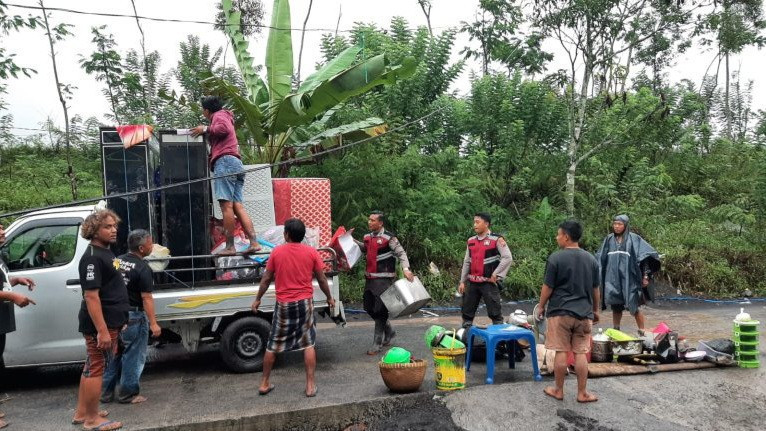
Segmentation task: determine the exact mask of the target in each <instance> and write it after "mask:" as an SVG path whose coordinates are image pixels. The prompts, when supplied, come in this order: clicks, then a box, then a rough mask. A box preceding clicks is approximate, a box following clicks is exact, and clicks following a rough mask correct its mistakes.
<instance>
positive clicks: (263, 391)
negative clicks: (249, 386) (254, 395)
mask: <svg viewBox="0 0 766 431" xmlns="http://www.w3.org/2000/svg"><path fill="white" fill-rule="evenodd" d="M273 390H274V385H273V384H269V385H267V386H263V385H261V387H259V388H258V395H268V393H269V392H271V391H273Z"/></svg>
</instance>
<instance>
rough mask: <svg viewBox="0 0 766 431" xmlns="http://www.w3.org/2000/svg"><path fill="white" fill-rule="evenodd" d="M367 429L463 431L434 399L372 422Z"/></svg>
mask: <svg viewBox="0 0 766 431" xmlns="http://www.w3.org/2000/svg"><path fill="white" fill-rule="evenodd" d="M367 429H368V430H369V431H384V430H386V431H432V430H439V431H464V430H463V428H460V427H459V426H457V425H455V422H453V421H452V413H451V412H450V410H449V409H448V408H447V406H445V405H444V403H443V402H441V401H440V400H439V399H434V398H430V399H428V400H427V401H425V402H422V403H419V404H417V405H413V406H410V407H407V408H405V409H403V410H400V411H396V412H392V413H391V414H390V415H388V416H385V417H382V418H380V419H378V420H375V421H372V422H370V424H369V425H368V427H367Z"/></svg>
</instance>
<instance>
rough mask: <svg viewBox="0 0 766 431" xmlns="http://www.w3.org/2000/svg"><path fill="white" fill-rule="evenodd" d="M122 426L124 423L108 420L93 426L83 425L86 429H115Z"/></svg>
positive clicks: (103, 430) (107, 430)
mask: <svg viewBox="0 0 766 431" xmlns="http://www.w3.org/2000/svg"><path fill="white" fill-rule="evenodd" d="M120 428H122V423H121V422H117V421H108V422H104V423H102V424H98V425H96V426H94V427H92V428H88V427H83V429H84V430H85V431H113V430H118V429H120Z"/></svg>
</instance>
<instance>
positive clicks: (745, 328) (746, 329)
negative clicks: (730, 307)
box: [734, 320, 761, 335]
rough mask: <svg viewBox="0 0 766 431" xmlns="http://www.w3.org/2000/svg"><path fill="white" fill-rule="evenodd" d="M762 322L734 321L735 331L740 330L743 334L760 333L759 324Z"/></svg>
mask: <svg viewBox="0 0 766 431" xmlns="http://www.w3.org/2000/svg"><path fill="white" fill-rule="evenodd" d="M760 323H761V322H759V321H757V320H753V321H751V322H747V323H743V322H734V332H735V333H736V332H739V333H741V334H755V335H758V325H759V324H760Z"/></svg>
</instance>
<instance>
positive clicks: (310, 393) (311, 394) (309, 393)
mask: <svg viewBox="0 0 766 431" xmlns="http://www.w3.org/2000/svg"><path fill="white" fill-rule="evenodd" d="M318 390H319V389H318V388H317V385H316V383H315V384H314V389H312V390H309V389H306V398H314V397H315V396H317V391H318Z"/></svg>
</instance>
